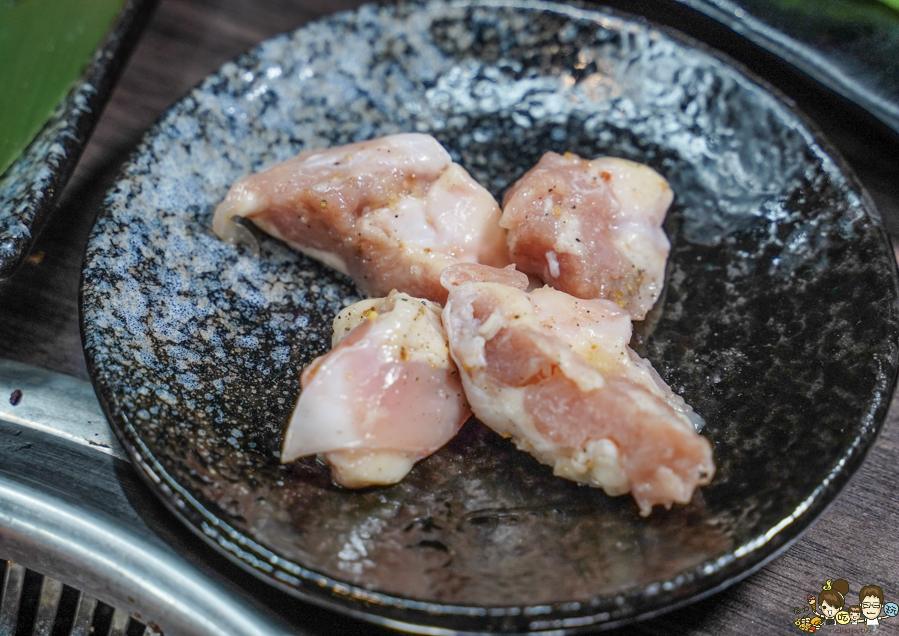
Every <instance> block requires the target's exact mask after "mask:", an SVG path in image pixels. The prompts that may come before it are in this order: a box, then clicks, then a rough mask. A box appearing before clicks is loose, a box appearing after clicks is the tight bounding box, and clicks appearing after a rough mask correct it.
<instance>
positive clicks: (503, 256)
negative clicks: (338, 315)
mask: <svg viewBox="0 0 899 636" xmlns="http://www.w3.org/2000/svg"><path fill="white" fill-rule="evenodd" d="M501 214H502V213H501V211H500V209H499V206H498V205H497V203H496V201H495V200H494V199H493V197H492V196H491V195H490V193H489V192H487V190H486V189H484V188H483V187H482V186H480V185H479V184H478V183H477V182H476V181H475V180H474V179H472V178H471V176H470V175H469V174H468V173H467V172H466V171H465V170H464V169H463V168H462V167H461V166H459V165H458V164H455V163H453V162H452V160H451V158H450V156H449V153H447V152H446V150H445V149H444V148H443V146H441V145H440V144H439V143H438V142H437V140H435V139H434V138H433V137H431V136H429V135H422V134H417V133H407V134H398V135H392V136H388V137H382V138H380V139H373V140H371V141H365V142H361V143H356V144H350V145H346V146H340V147H335V148H328V149H323V150H311V151H307V152H303V153H300V154H299V155H297V156H296V157H294V158H293V159H290V160H288V161H285V162H283V163H281V164H278V165H276V166H274V167H272V168H270V169H268V170H266V171H264V172H261V173H258V174H255V175H251V176H249V177H246V178H244V179H241V180H240V181H238V182H237V183H235V184H234V185H233V186H232V187H231V190H230V192H228V195H227V196H226V197H225V200H224V201H223V202H222V203H221V204H220V205H219V206H218V208H217V209H216V211H215V216H214V218H213V222H212V227H213V230H214V231H215V233H216V234H218V235H219V236H220V237H221V238H223V239H225V240H227V241H231V242H236V241H240V240H242V238H243V237H244V236H246V235H248V234H249V232H248V230H247V229H246V228H244V227H242V226H241V225H240V224H238V223H236V222H235V217H244V218H246V219H249V220H251V221H252V222H253V223H254V224H255V225H256V226H258V227H259V228H261V229H262V230H263V231H265V232H266V233H268V234H270V235H272V236H274V237H276V238H278V239H281V240H283V241H285V242H286V243H288V244H289V245H291V246H292V247H294V248H295V249H298V250H300V251H301V252H303V253H305V254H307V255H309V256H311V257H313V258H316V259H318V260H320V261H322V262H323V263H325V264H327V265H329V266H331V267H332V268H334V269H336V270H338V271H340V272H342V273H344V274H347V275H349V276H350V277H351V278H352V279H353V280H354V281H355V282H356V284H357V285H359V287H360V288H361V289H362V291H363V292H364V293H365V294H367V295H369V296H386V295H387V294H388V293H389V292H390V291H391V290H393V289H398V290H400V291H403V292H406V293H408V294H410V295H412V296H415V297H420V298H426V299H429V300H433V301H436V302H440V303H442V302H443V301H444V300H445V299H446V290H444V289H443V287H441V285H440V272H441V271H443V269H444V268H445V267H446V266H448V265H451V264H453V263H456V262H483V263H488V264H491V265H497V266H503V265H505V264H507V263H508V262H509V260H508V255H507V248H506V244H505V230H503V229H502V228H501V227H500V226H499V219H500V216H501Z"/></svg>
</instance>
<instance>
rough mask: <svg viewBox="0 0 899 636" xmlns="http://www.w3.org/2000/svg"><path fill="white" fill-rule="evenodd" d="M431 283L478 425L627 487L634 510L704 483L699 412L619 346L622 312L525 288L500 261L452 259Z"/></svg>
mask: <svg viewBox="0 0 899 636" xmlns="http://www.w3.org/2000/svg"><path fill="white" fill-rule="evenodd" d="M442 282H443V284H444V285H445V286H446V287H447V289H448V290H449V300H448V302H447V305H446V307H445V309H444V311H443V324H444V326H445V327H446V331H447V336H448V337H449V343H450V351H451V354H452V356H453V359H454V360H455V361H456V364H457V365H458V367H459V369H460V371H461V373H462V385H463V386H464V387H465V393H466V396H467V397H468V401H469V403H470V404H471V408H472V410H473V411H474V414H475V416H476V417H477V418H478V419H480V420H481V421H482V422H483V423H484V424H486V425H487V426H489V427H490V428H492V429H493V430H494V431H496V432H497V433H499V434H500V435H502V436H504V437H512V439H513V441H514V442H515V444H516V446H518V448H519V449H521V450H524V451H527V452H529V453H531V454H532V455H534V457H536V458H537V459H538V460H539V461H541V462H543V463H544V464H547V465H549V466H552V467H553V472H554V474H556V475H558V476H560V477H565V478H567V479H572V480H574V481H578V482H583V483H587V484H590V485H591V486H596V487H599V488H602V489H603V490H605V491H606V492H607V493H608V494H610V495H621V494H624V493H627V492H630V493H631V494H632V495H633V497H634V499H635V500H636V502H637V505H638V506H639V508H640V513H641V514H642V515H644V516H646V515H648V514H649V513H650V512H651V511H652V507H653V506H654V505H657V504H662V505H664V506H666V507H670V506H671V504H672V503H688V502H689V501H690V499H691V498H692V496H693V491H694V490H695V489H696V487H697V486H701V485H705V484H708V483H709V481H710V480H711V478H712V475H713V474H714V472H715V465H714V462H713V459H712V447H711V444H709V442H708V440H707V439H705V438H704V437H702V436H701V435H699V434H698V433H697V432H696V429H697V426H699V425H701V423H702V420H701V418H699V416H698V415H696V414H695V412H693V409H692V408H690V406H688V405H687V404H686V402H684V400H683V398H681V397H680V396H678V395H676V394H674V393H673V392H672V391H671V389H670V388H668V386H667V385H666V384H665V382H664V381H663V380H662V378H661V377H660V376H659V375H658V373H656V371H655V370H654V369H653V368H652V366H651V365H650V363H649V362H648V361H646V360H644V359H642V358H640V357H639V356H638V355H637V354H636V353H635V352H634V351H633V350H632V349H631V348H630V347H629V346H628V342H629V341H630V336H631V317H630V315H629V314H628V313H627V312H626V311H624V310H623V309H621V308H620V307H618V306H617V305H616V304H615V303H612V302H611V301H608V300H603V299H591V300H583V299H578V298H575V297H573V296H570V295H569V294H566V293H564V292H560V291H557V290H555V289H552V288H550V287H543V288H540V289H536V290H534V291H532V292H530V293H527V292H526V291H525V289H526V288H527V284H528V281H527V277H526V276H525V275H524V274H523V273H521V272H516V271H514V269H511V268H507V269H504V270H497V269H494V268H491V267H487V266H483V265H472V264H460V265H454V266H452V267H450V268H448V269H447V270H446V271H445V272H444V273H443V276H442Z"/></svg>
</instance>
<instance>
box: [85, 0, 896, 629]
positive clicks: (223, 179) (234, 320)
mask: <svg viewBox="0 0 899 636" xmlns="http://www.w3.org/2000/svg"><path fill="white" fill-rule="evenodd" d="M399 131H424V132H430V133H432V134H434V135H435V136H436V137H437V138H438V139H439V140H440V141H441V142H442V143H443V144H444V145H446V146H447V148H449V149H450V151H451V153H452V154H453V155H454V157H455V158H456V159H457V160H458V161H460V162H461V163H462V164H463V165H464V166H465V167H466V168H467V169H468V170H469V171H471V173H472V174H473V175H474V176H475V177H476V178H477V179H478V180H479V181H481V183H483V184H484V185H485V186H487V187H488V188H489V189H490V190H492V191H493V193H494V194H495V195H497V196H500V195H501V194H502V192H503V191H504V190H505V189H506V188H507V187H508V186H509V185H510V184H511V183H512V182H513V181H514V180H515V179H516V178H517V177H519V176H520V175H521V174H522V173H523V172H524V171H525V170H527V169H528V168H529V167H530V166H532V165H533V164H534V163H536V161H537V160H538V159H539V157H540V156H541V155H542V154H543V153H544V152H545V151H547V150H555V151H558V152H564V151H572V152H576V153H578V154H581V155H584V156H595V155H602V154H613V155H618V156H622V157H626V158H630V159H635V160H638V161H643V162H647V163H649V164H650V165H652V166H654V167H655V168H656V169H658V170H659V171H661V172H662V173H663V174H664V175H665V176H666V177H667V178H668V179H669V181H670V182H671V184H672V187H673V188H674V191H675V193H676V200H675V204H674V206H673V210H672V212H671V214H670V218H669V222H668V224H667V229H668V231H669V234H670V235H671V237H672V242H673V245H674V247H673V250H672V256H671V267H670V275H669V280H668V287H667V293H666V297H665V299H664V301H663V303H662V304H661V305H660V307H659V311H658V315H656V316H655V317H654V318H653V319H652V321H650V324H649V325H648V326H644V327H643V328H641V331H642V337H641V338H640V345H641V348H642V350H643V351H644V352H645V354H646V355H647V356H648V357H649V358H650V359H651V360H652V361H653V363H654V364H655V366H656V368H657V369H658V370H659V372H660V373H661V374H662V376H663V377H665V378H666V380H667V381H668V382H669V383H670V385H671V386H672V387H673V388H674V390H675V391H677V392H679V393H682V394H683V395H684V397H685V398H686V399H687V401H688V402H689V403H691V404H692V405H693V406H694V407H695V408H696V410H697V411H698V412H699V413H700V414H702V415H703V416H704V417H705V419H706V421H707V423H708V424H707V426H706V428H705V430H704V434H705V435H707V436H708V438H709V439H710V440H711V442H712V444H713V446H714V449H715V455H716V460H717V463H718V474H717V476H716V477H715V480H714V481H713V483H712V484H711V485H710V486H709V487H707V488H704V489H703V490H702V491H701V492H699V493H698V494H697V495H696V496H695V497H694V500H693V502H692V503H691V504H690V505H689V506H678V507H675V508H673V509H672V510H670V511H665V510H661V509H657V511H656V512H655V513H653V515H652V516H651V517H649V518H648V519H643V518H640V517H639V516H638V514H637V509H636V506H635V505H634V504H633V502H632V500H631V499H630V498H629V497H620V498H614V499H613V498H609V497H606V496H605V495H604V494H603V493H602V492H598V491H595V490H592V489H589V488H582V487H578V486H576V485H575V484H573V483H570V482H567V481H564V480H562V479H557V478H555V477H553V476H552V474H551V471H550V470H549V469H548V468H546V467H544V466H541V465H539V464H538V463H537V462H536V461H535V460H533V459H532V458H531V457H530V456H528V455H525V454H523V453H519V452H518V451H516V450H515V449H514V448H513V446H512V445H511V444H510V443H509V442H508V441H505V440H502V439H500V438H498V437H497V436H496V435H494V434H493V433H491V432H490V431H488V430H486V429H485V428H484V427H482V426H481V425H480V424H479V423H477V422H475V421H472V422H469V424H467V425H466V427H465V428H464V429H463V431H462V433H461V434H460V435H459V436H458V437H457V438H456V439H455V440H453V441H452V442H451V443H450V444H449V445H448V446H446V447H445V448H444V449H442V450H441V451H439V452H438V453H437V454H435V455H434V456H432V457H431V458H429V459H427V460H425V461H423V462H421V463H420V464H419V465H418V466H417V467H416V468H415V469H414V470H413V472H412V473H411V474H410V476H409V477H408V478H407V479H406V480H405V481H404V482H402V483H401V484H398V485H396V486H392V487H387V488H372V489H367V490H363V491H358V492H354V491H348V490H344V489H341V488H339V487H336V486H334V485H333V484H332V483H331V482H330V479H329V474H328V470H327V468H326V467H324V466H322V465H321V464H319V463H318V462H317V461H316V460H315V459H312V458H309V459H306V460H302V461H300V462H297V463H296V464H293V465H290V466H281V465H280V464H279V462H278V453H279V447H280V442H281V433H282V429H283V427H284V424H285V423H286V421H287V419H288V417H289V415H290V412H291V409H292V407H293V403H294V401H295V399H296V397H297V394H298V391H299V387H298V376H299V372H300V370H301V369H302V367H303V366H304V365H305V364H307V363H308V362H309V361H310V360H311V359H312V358H313V357H314V356H316V355H319V354H321V353H323V352H324V351H325V350H326V349H327V347H328V344H329V341H330V322H331V319H332V318H333V316H334V315H335V314H336V312H337V311H339V310H340V309H341V308H342V307H344V306H345V305H346V304H348V303H350V302H352V301H353V300H355V299H356V298H357V296H356V292H355V290H354V286H353V284H352V283H351V282H350V281H348V280H347V279H345V278H343V277H341V276H340V275H338V274H335V273H334V272H332V271H330V270H329V269H328V268H326V267H324V266H322V265H319V264H317V263H315V262H313V261H311V260H308V259H306V258H305V257H303V256H301V255H299V254H296V253H294V252H292V251H290V250H289V249H288V248H286V247H285V246H284V245H283V244H281V243H279V242H277V241H275V240H272V239H267V238H262V239H261V240H260V242H259V253H258V255H257V254H254V253H253V252H252V251H251V250H249V249H245V248H235V247H232V246H229V245H225V244H223V243H222V242H220V241H219V240H218V239H217V238H216V237H215V236H214V235H213V234H212V232H211V231H210V227H209V226H210V221H211V218H212V212H213V210H214V208H215V206H216V204H217V203H218V202H219V201H220V200H221V199H222V198H223V197H224V195H225V193H226V192H227V189H228V187H229V186H230V184H231V183H232V182H233V181H235V180H236V179H238V178H239V177H241V176H242V175H244V174H247V173H250V172H253V171H257V170H260V169H262V168H265V167H267V166H270V165H272V164H274V163H275V162H277V161H281V160H284V159H287V158H288V157H290V156H292V155H294V154H295V153H297V152H299V151H301V150H303V149H307V148H315V147H323V146H331V145H335V144H343V143H347V142H352V141H358V140H363V139H368V138H371V137H375V136H379V135H383V134H388V133H394V132H399ZM841 166H842V164H841V163H840V162H839V160H838V159H834V157H833V155H832V153H831V152H830V151H829V150H828V149H827V147H826V144H824V142H823V141H822V140H821V139H820V138H818V137H816V135H815V134H814V133H812V132H810V131H809V129H808V128H807V126H806V124H805V123H804V121H803V119H802V118H801V117H800V116H799V115H797V114H796V113H795V112H793V111H791V109H790V108H789V107H788V106H786V105H785V104H784V103H783V102H782V101H780V100H779V99H778V98H776V97H775V96H773V95H772V94H771V93H770V92H769V91H768V90H767V89H766V88H764V87H762V86H760V85H759V84H758V83H757V82H756V81H754V80H750V79H747V77H746V76H745V75H744V74H743V73H742V72H741V71H740V70H739V69H736V68H734V67H733V66H732V65H730V64H729V63H728V62H726V61H722V60H721V59H719V58H717V57H715V56H713V55H711V54H710V53H708V52H706V51H704V50H702V49H701V48H699V47H697V45H695V44H693V43H689V42H686V41H684V40H682V39H680V38H678V37H676V36H673V35H670V34H666V33H664V32H661V31H658V30H655V29H653V28H649V27H647V26H646V25H644V24H640V23H637V22H632V21H629V20H627V19H623V18H621V17H618V16H615V15H609V14H605V13H600V12H596V11H592V10H581V9H577V8H571V7H565V6H560V5H552V4H542V3H536V2H514V3H508V4H507V3H502V2H498V3H492V4H487V5H472V4H469V3H458V2H457V3H451V4H446V3H443V2H437V3H431V4H406V5H401V6H398V7H380V8H379V7H363V8H361V9H359V10H358V11H356V12H352V13H345V14H338V15H335V16H331V17H329V18H327V19H325V20H322V21H320V22H317V23H314V24H310V25H308V26H306V27H304V28H302V29H300V30H298V31H297V32H295V33H293V34H287V35H284V36H281V37H278V38H275V39H273V40H270V41H267V42H265V43H263V44H261V45H260V46H259V47H257V48H256V49H254V50H253V51H251V52H249V53H248V54H246V55H245V56H243V57H242V58H240V59H239V60H238V61H237V62H236V63H229V64H226V65H225V66H223V67H222V69H221V70H220V71H219V72H218V73H216V74H214V75H213V76H211V77H209V78H208V79H207V80H206V81H205V82H204V83H203V84H202V85H201V86H200V87H198V88H197V89H196V90H195V91H193V92H192V93H191V94H190V95H188V96H187V97H186V98H185V99H184V100H182V101H181V102H179V103H178V104H177V105H176V106H175V107H174V108H172V110H171V111H169V112H168V113H167V114H166V115H165V116H164V117H163V118H162V119H161V121H160V122H159V123H158V124H157V125H156V126H155V127H154V128H153V129H152V130H151V131H150V132H149V133H148V135H147V137H146V138H145V140H144V142H143V144H142V145H141V146H140V148H139V149H138V150H137V152H136V153H135V155H134V156H133V157H132V158H131V160H130V161H129V163H128V164H126V166H125V168H124V170H123V173H122V175H121V177H120V179H119V181H118V183H117V185H116V186H115V187H114V188H113V189H112V190H111V191H110V193H109V195H108V198H107V200H106V203H105V205H104V209H103V210H102V211H101V213H100V215H99V218H98V221H97V224H96V226H95V228H94V230H93V233H92V236H91V238H90V242H89V247H88V252H87V256H86V260H85V267H84V279H83V287H82V321H83V322H82V327H83V332H84V341H85V347H86V352H87V357H88V364H89V367H90V371H91V374H92V377H93V380H94V383H95V386H96V388H97V391H98V394H99V396H100V399H101V403H102V404H103V405H104V408H105V410H106V412H107V415H108V416H109V418H110V421H111V423H112V425H113V427H114V429H115V430H116V432H117V434H118V435H119V437H120V439H121V440H122V442H123V445H124V446H125V448H126V449H127V450H128V452H129V453H130V454H131V456H132V458H133V459H134V460H136V462H137V463H138V464H139V466H141V468H142V469H143V471H144V472H145V473H146V475H147V477H148V480H149V481H150V483H151V484H152V485H153V487H154V489H155V490H156V492H157V493H159V494H160V496H161V497H162V498H163V500H164V501H165V502H166V503H167V504H168V505H169V506H170V507H171V508H172V509H173V510H175V511H176V512H177V513H178V514H179V515H180V516H181V517H182V518H183V519H184V520H185V521H186V523H188V524H189V525H190V526H191V527H192V528H193V529H194V530H195V531H196V532H198V533H199V534H201V535H202V536H204V537H205V538H206V539H207V540H208V541H209V542H210V543H211V544H212V545H214V546H216V547H217V548H218V549H219V550H221V551H222V552H223V553H225V554H226V555H228V556H229V557H230V558H232V559H234V560H235V561H237V562H239V563H241V564H242V565H244V566H245V567H246V568H248V569H250V570H251V571H253V572H255V573H256V574H258V575H259V576H260V577H261V578H262V579H264V580H266V581H268V582H269V583H272V584H275V585H277V586H279V587H281V588H283V589H286V590H288V591H291V592H293V593H295V594H296V595H298V596H300V597H302V598H305V599H308V600H312V601H314V602H317V603H321V604H324V605H327V606H330V607H333V608H335V609H337V610H339V611H343V612H347V613H351V614H354V615H357V616H362V617H364V618H367V619H369V620H373V621H377V622H382V623H386V624H391V625H405V626H407V627H408V628H410V629H413V630H416V631H427V630H429V629H435V628H436V629H439V628H444V629H456V630H460V631H483V632H502V631H505V632H525V631H545V630H563V631H568V630H570V631H579V630H583V629H593V628H595V626H596V625H601V626H611V625H615V624H620V623H622V622H625V621H629V620H633V619H635V618H637V617H643V616H648V615H651V614H653V613H657V612H659V611H663V610H665V609H668V608H671V607H674V606H676V605H679V604H683V603H685V602H688V601H689V600H692V599H695V598H698V597H699V596H701V595H703V594H708V593H710V592H712V591H714V590H715V589H718V588H720V587H721V586H723V585H726V584H728V583H730V582H733V581H734V580H736V579H737V578H739V577H740V576H744V575H746V574H748V573H749V572H751V571H752V570H753V569H754V568H756V567H759V566H760V565H761V564H762V563H763V562H764V561H765V560H766V559H767V558H770V557H771V556H772V555H773V554H775V553H776V552H777V551H778V550H779V549H781V548H783V547H784V546H785V545H787V544H788V543H789V542H790V541H792V540H793V539H795V538H796V537H797V536H798V535H799V534H800V533H801V532H802V531H803V530H804V529H805V528H807V527H808V525H809V524H810V523H811V522H812V521H813V520H814V518H815V517H816V516H817V515H818V514H819V513H820V512H821V511H822V510H823V509H824V508H825V507H826V506H827V504H828V503H829V502H830V501H831V500H832V499H833V497H835V496H836V494H837V492H838V491H839V489H840V488H841V487H842V486H843V485H844V484H845V483H846V480H847V479H848V478H849V476H850V475H851V474H852V472H853V471H854V470H855V469H856V468H857V467H858V465H859V463H860V462H861V460H862V458H863V456H864V453H865V451H866V449H867V448H868V446H869V445H870V444H871V442H872V440H873V439H874V437H875V435H876V432H877V430H878V428H879V426H880V424H881V422H882V419H883V417H884V416H885V413H886V409H887V405H888V404H889V399H890V394H891V392H892V389H893V382H894V377H895V375H896V368H897V350H896V343H897V342H899V317H897V308H896V301H897V276H896V269H895V264H894V261H893V259H892V254H891V252H890V250H889V249H888V247H887V244H886V242H885V239H884V236H883V233H882V231H881V230H880V228H879V224H878V222H877V221H876V220H875V219H876V213H875V211H874V210H873V209H872V207H871V205H870V203H869V201H868V199H867V197H866V196H865V195H863V194H862V193H860V191H859V186H858V185H857V183H856V182H855V180H854V178H853V177H851V175H847V174H846V172H845V169H844V168H842V167H841Z"/></svg>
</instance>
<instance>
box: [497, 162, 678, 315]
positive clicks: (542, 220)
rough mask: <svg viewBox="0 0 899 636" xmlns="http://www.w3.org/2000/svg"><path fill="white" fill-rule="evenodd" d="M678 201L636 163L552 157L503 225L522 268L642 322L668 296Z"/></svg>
mask: <svg viewBox="0 0 899 636" xmlns="http://www.w3.org/2000/svg"><path fill="white" fill-rule="evenodd" d="M672 200H673V194H672V192H671V188H670V187H669V186H668V182H667V181H665V179H663V178H662V177H661V175H659V174H658V173H657V172H656V171H655V170H653V169H652V168H649V167H647V166H644V165H642V164H639V163H635V162H633V161H627V160H624V159H616V158H612V157H601V158H597V159H593V160H589V161H588V160H585V159H581V158H580V157H578V156H576V155H574V154H571V153H567V154H565V155H559V154H556V153H554V152H548V153H546V154H545V155H543V158H542V159H540V161H539V162H538V163H537V165H536V166H534V167H533V168H531V170H529V171H528V172H527V173H525V174H524V176H522V177H521V179H519V180H518V181H517V182H516V183H515V184H514V185H513V186H512V187H511V188H510V189H509V191H508V192H507V193H506V196H505V197H504V199H503V216H502V220H501V221H500V225H502V227H504V228H506V229H507V230H508V231H509V235H508V241H509V251H510V253H511V258H512V262H514V263H515V264H516V266H517V267H518V269H519V270H521V271H522V272H525V273H527V274H533V275H536V276H539V277H540V278H541V279H542V280H543V281H544V282H545V283H547V284H548V285H551V286H553V287H555V288H556V289H559V290H561V291H564V292H567V293H569V294H571V295H573V296H577V297H578V298H585V299H587V298H606V299H608V300H611V301H613V302H615V303H616V304H618V305H619V306H621V307H623V308H624V309H626V310H627V311H629V312H630V313H631V315H632V317H633V318H634V319H635V320H642V319H643V318H644V317H645V315H646V313H647V312H648V311H649V310H650V309H651V308H652V306H653V304H654V303H655V302H656V300H658V298H659V295H660V294H661V291H662V287H663V285H664V280H665V263H666V261H667V258H668V252H669V250H670V247H671V246H670V243H669V241H668V238H667V237H666V236H665V233H664V231H663V230H662V227H661V226H662V222H663V221H664V219H665V214H666V212H667V210H668V207H669V206H670V205H671V202H672Z"/></svg>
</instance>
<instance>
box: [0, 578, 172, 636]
mask: <svg viewBox="0 0 899 636" xmlns="http://www.w3.org/2000/svg"><path fill="white" fill-rule="evenodd" d="M2 568H3V588H2V591H0V636H161V635H162V632H160V631H157V629H155V628H154V627H153V626H151V625H145V624H144V623H142V622H140V621H139V620H138V619H137V618H136V617H134V616H131V615H129V614H128V612H125V611H123V610H121V609H117V608H114V607H111V606H109V605H107V604H105V603H103V602H101V601H98V600H97V599H95V598H93V597H91V596H88V595H87V594H84V593H83V592H81V591H80V590H78V589H76V588H74V587H71V586H69V585H65V584H64V583H62V582H60V581H57V580H56V579H53V578H50V577H49V576H44V575H42V574H40V573H38V572H35V571H34V570H29V569H27V568H25V567H23V566H21V565H18V564H16V563H13V562H12V561H6V563H5V564H3V565H2Z"/></svg>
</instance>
